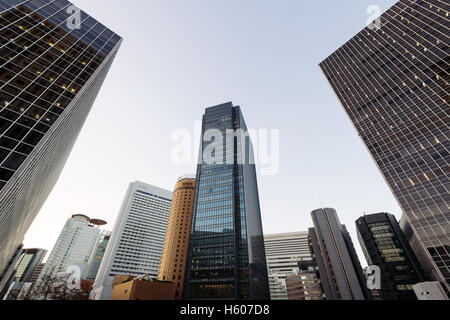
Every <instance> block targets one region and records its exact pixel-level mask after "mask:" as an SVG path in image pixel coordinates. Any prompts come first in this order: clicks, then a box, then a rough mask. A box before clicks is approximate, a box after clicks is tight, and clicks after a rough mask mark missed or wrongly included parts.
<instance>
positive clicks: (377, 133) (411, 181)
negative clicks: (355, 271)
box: [320, 0, 450, 290]
mask: <svg viewBox="0 0 450 320" xmlns="http://www.w3.org/2000/svg"><path fill="white" fill-rule="evenodd" d="M448 15H449V5H448V2H446V1H440V0H428V1H410V0H400V1H398V2H397V3H396V4H395V5H394V6H393V7H391V8H390V9H389V10H387V11H386V12H385V13H384V14H383V15H382V16H381V18H380V23H381V24H380V25H381V28H373V25H372V26H371V27H367V28H365V29H364V30H362V31H361V32H359V33H358V34H357V35H356V36H355V37H353V38H352V39H351V40H349V41H348V42H347V43H346V44H344V45H343V46H342V47H341V48H339V49H338V50H337V51H335V52H334V53H333V54H332V55H330V56H329V57H328V58H326V59H325V61H323V62H322V63H321V64H320V67H321V68H322V70H323V72H324V74H325V76H326V78H327V79H328V81H329V82H330V84H331V86H332V88H333V90H334V91H335V93H336V95H337V97H338V99H339V100H340V102H341V103H342V105H343V106H344V109H345V111H346V112H347V114H348V116H349V118H350V120H351V121H352V123H353V125H354V127H355V129H356V130H357V132H358V135H359V136H360V137H361V139H362V140H363V142H364V144H365V145H366V147H367V149H368V151H369V152H370V154H371V155H372V158H373V159H374V161H375V163H376V165H377V166H378V168H379V170H380V171H381V173H382V174H383V177H384V178H385V180H386V182H387V183H388V185H389V187H390V189H391V191H392V192H393V194H394V195H395V198H396V199H397V201H398V203H399V204H400V206H401V207H402V209H403V213H404V215H405V216H404V219H402V220H403V222H404V224H402V225H401V226H402V228H403V229H404V230H403V231H404V233H405V235H406V236H407V238H408V240H409V242H410V244H411V247H412V248H413V250H414V252H415V254H416V256H417V258H418V260H419V263H420V264H421V265H422V266H423V268H424V269H425V272H426V276H427V278H432V279H435V280H436V281H440V282H441V283H443V284H444V285H445V286H446V287H447V289H448V290H450V210H449V208H450V192H449V182H448V181H449V165H448V164H449V149H450V141H449V139H448V135H449V130H448V124H449V115H448V108H449V102H450V85H449V83H450V77H449V72H448V64H449V61H450V58H449V47H448V44H449V39H448V19H449V17H448Z"/></svg>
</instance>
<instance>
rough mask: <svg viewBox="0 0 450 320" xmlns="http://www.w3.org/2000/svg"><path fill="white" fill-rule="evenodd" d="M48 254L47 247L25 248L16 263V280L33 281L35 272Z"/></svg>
mask: <svg viewBox="0 0 450 320" xmlns="http://www.w3.org/2000/svg"><path fill="white" fill-rule="evenodd" d="M46 254H47V250H45V249H23V250H22V254H21V255H20V258H19V260H18V261H17V263H16V266H15V269H16V275H15V276H14V281H15V282H31V278H32V277H33V274H34V272H35V271H36V269H37V267H38V266H39V265H40V264H41V263H42V261H43V260H44V258H45V255H46Z"/></svg>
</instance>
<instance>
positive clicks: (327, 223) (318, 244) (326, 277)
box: [309, 208, 372, 300]
mask: <svg viewBox="0 0 450 320" xmlns="http://www.w3.org/2000/svg"><path fill="white" fill-rule="evenodd" d="M311 216H312V219H313V222H314V228H311V229H310V231H309V235H310V241H311V244H312V250H313V253H314V258H315V261H316V263H317V266H318V268H319V274H320V280H321V284H322V289H323V291H324V293H325V298H326V300H368V299H372V296H371V294H370V292H369V291H368V288H367V286H366V279H365V277H364V275H363V273H362V268H361V264H360V262H359V259H358V256H357V254H356V251H355V248H354V246H353V242H352V239H351V238H350V234H349V233H348V231H347V229H346V227H345V226H344V225H342V224H341V223H340V222H339V218H338V216H337V212H336V210H334V209H330V208H326V209H318V210H315V211H313V212H312V213H311Z"/></svg>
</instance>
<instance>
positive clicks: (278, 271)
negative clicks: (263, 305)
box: [264, 232, 312, 300]
mask: <svg viewBox="0 0 450 320" xmlns="http://www.w3.org/2000/svg"><path fill="white" fill-rule="evenodd" d="M264 245H265V248H266V259H267V265H268V267H269V286H270V299H271V300H288V292H287V286H286V277H287V276H289V275H295V274H298V273H299V266H298V263H299V261H305V260H312V256H311V252H310V250H309V245H308V232H290V233H280V234H270V235H264Z"/></svg>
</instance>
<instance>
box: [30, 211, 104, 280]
mask: <svg viewBox="0 0 450 320" xmlns="http://www.w3.org/2000/svg"><path fill="white" fill-rule="evenodd" d="M105 224H106V222H104V221H102V220H91V219H90V218H89V217H87V216H85V215H82V214H75V215H73V216H72V217H71V218H70V219H68V220H67V222H66V224H65V225H64V228H63V230H62V231H61V234H60V235H59V237H58V240H57V241H56V243H55V246H54V247H53V250H52V252H51V253H50V256H49V257H48V259H47V262H46V263H45V267H44V269H43V270H42V272H41V274H40V275H39V278H38V281H37V285H39V284H40V283H41V281H42V280H43V279H45V277H46V276H50V277H54V276H55V275H56V274H57V273H59V272H65V271H66V270H67V269H68V268H69V267H70V266H72V265H76V266H78V267H79V268H80V271H81V274H80V275H81V277H82V279H85V278H86V274H87V272H88V268H89V259H90V258H91V256H92V254H93V252H94V251H95V249H96V247H97V244H98V242H99V240H100V235H101V233H102V232H101V230H100V229H99V228H98V227H99V226H100V225H105Z"/></svg>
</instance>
